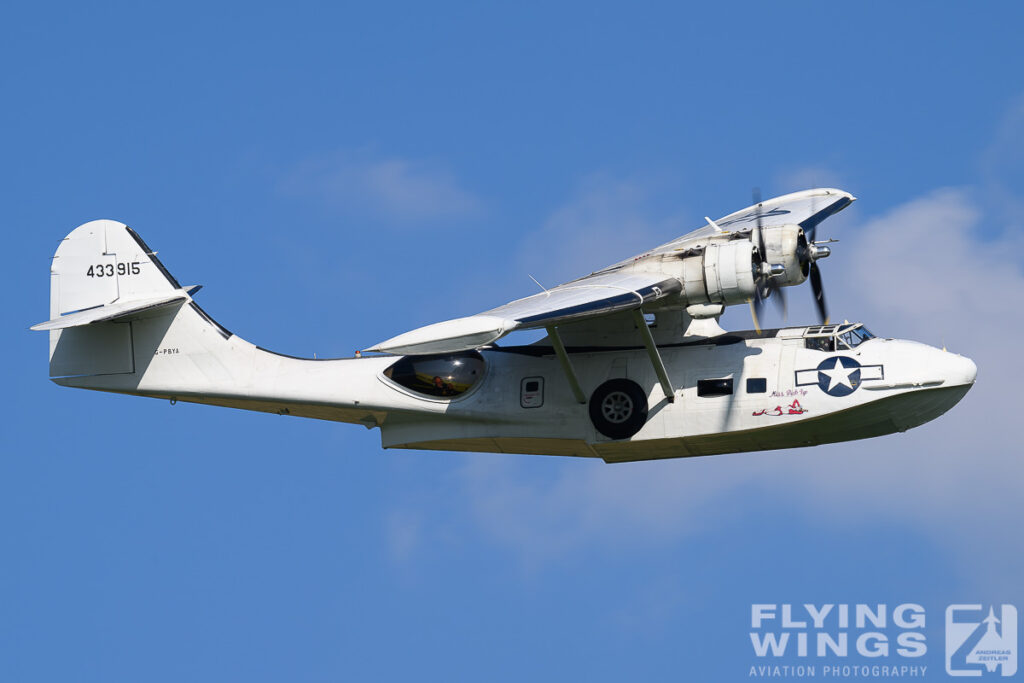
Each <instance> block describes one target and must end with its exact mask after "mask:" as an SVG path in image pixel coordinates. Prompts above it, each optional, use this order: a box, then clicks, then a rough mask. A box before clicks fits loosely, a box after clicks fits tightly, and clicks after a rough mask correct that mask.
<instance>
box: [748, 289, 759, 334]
mask: <svg viewBox="0 0 1024 683" xmlns="http://www.w3.org/2000/svg"><path fill="white" fill-rule="evenodd" d="M747 301H748V303H749V304H750V318H751V319H752V320H753V321H754V329H755V330H756V331H757V333H758V334H761V320H760V318H759V317H758V315H757V309H758V308H759V306H758V304H756V303H754V302H755V301H760V299H759V298H758V297H754V298H753V299H748V300H747Z"/></svg>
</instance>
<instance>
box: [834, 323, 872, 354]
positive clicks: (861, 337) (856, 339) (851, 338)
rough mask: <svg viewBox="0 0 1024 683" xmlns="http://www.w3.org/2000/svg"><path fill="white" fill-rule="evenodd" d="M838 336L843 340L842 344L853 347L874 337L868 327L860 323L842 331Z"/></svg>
mask: <svg viewBox="0 0 1024 683" xmlns="http://www.w3.org/2000/svg"><path fill="white" fill-rule="evenodd" d="M839 338H840V339H842V340H843V343H844V344H846V345H847V346H848V347H850V348H851V349H853V348H856V347H858V346H860V345H861V344H863V343H864V342H866V341H867V340H868V339H874V338H875V335H873V334H871V332H870V331H869V330H868V328H866V327H864V326H863V325H862V326H860V327H856V328H854V329H852V330H848V331H846V332H844V333H842V334H841V335H839Z"/></svg>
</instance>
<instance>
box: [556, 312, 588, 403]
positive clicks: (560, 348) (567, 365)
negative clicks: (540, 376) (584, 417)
mask: <svg viewBox="0 0 1024 683" xmlns="http://www.w3.org/2000/svg"><path fill="white" fill-rule="evenodd" d="M546 329H547V331H548V336H549V337H551V345H552V346H553V347H554V348H555V355H556V356H558V362H559V363H561V364H562V370H564V371H565V377H566V379H568V380H569V388H571V389H572V395H573V396H575V397H576V402H577V403H586V402H587V397H586V396H584V395H583V389H582V388H581V387H580V380H579V378H578V377H576V371H575V370H573V368H572V362H571V361H570V360H569V354H568V353H567V352H566V350H565V344H563V343H562V338H561V337H560V336H558V328H556V327H555V326H554V325H552V326H550V327H548V328H546Z"/></svg>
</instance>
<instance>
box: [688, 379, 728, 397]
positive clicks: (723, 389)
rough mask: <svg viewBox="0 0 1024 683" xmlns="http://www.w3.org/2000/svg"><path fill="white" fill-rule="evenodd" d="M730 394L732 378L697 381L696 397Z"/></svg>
mask: <svg viewBox="0 0 1024 683" xmlns="http://www.w3.org/2000/svg"><path fill="white" fill-rule="evenodd" d="M731 393H732V377H726V378H723V379H700V380H697V395H698V396H728V395H730V394H731Z"/></svg>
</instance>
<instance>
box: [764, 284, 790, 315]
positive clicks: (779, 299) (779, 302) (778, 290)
mask: <svg viewBox="0 0 1024 683" xmlns="http://www.w3.org/2000/svg"><path fill="white" fill-rule="evenodd" d="M769 282H770V281H769ZM771 298H773V299H775V306H776V307H777V308H778V309H779V315H781V316H782V321H783V322H785V321H787V320H788V319H789V306H787V305H786V292H785V291H784V290H783V289H782V287H779V286H778V285H776V284H774V283H773V284H772V295H771Z"/></svg>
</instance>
